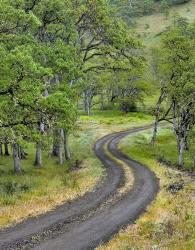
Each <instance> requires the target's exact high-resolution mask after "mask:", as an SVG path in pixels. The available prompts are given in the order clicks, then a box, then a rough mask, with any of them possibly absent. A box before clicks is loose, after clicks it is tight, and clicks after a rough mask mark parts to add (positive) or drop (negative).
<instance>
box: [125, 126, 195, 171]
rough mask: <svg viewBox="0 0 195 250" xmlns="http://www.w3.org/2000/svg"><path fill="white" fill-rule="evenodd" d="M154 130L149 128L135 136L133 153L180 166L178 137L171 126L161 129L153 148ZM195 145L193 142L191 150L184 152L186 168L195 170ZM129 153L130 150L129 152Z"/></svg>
mask: <svg viewBox="0 0 195 250" xmlns="http://www.w3.org/2000/svg"><path fill="white" fill-rule="evenodd" d="M151 135H152V131H151V130H148V131H145V132H144V133H139V134H138V135H137V136H136V137H134V138H133V140H132V143H133V145H134V146H133V147H131V154H134V155H136V156H137V155H139V157H140V156H143V157H144V158H145V159H155V160H156V161H159V162H160V163H163V162H164V163H165V164H166V163H167V165H172V166H175V167H177V166H178V151H177V145H176V138H175V135H174V134H173V132H172V130H171V129H170V128H163V129H160V130H159V135H158V139H157V143H156V146H155V147H152V148H151V144H150V140H151ZM194 149H195V145H194V144H191V146H190V150H189V151H186V152H185V154H184V159H185V168H186V170H195V167H194V157H193V152H194ZM127 153H129V152H127Z"/></svg>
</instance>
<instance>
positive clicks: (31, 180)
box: [0, 111, 152, 228]
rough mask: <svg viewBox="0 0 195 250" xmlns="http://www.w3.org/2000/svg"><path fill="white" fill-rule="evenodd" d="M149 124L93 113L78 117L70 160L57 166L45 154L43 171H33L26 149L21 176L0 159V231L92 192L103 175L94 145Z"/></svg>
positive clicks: (136, 117)
mask: <svg viewBox="0 0 195 250" xmlns="http://www.w3.org/2000/svg"><path fill="white" fill-rule="evenodd" d="M151 122H152V117H151V116H149V115H145V114H142V113H132V114H127V115H125V114H123V113H121V112H120V111H104V112H98V111H97V112H95V113H94V114H93V115H92V116H91V117H88V116H85V115H82V116H81V117H80V119H79V122H78V127H77V130H76V132H74V133H73V135H72V136H71V138H70V144H71V151H72V152H73V160H72V161H70V162H67V163H65V164H64V166H59V165H58V164H57V159H56V158H51V159H48V157H47V155H48V152H47V151H46V152H44V157H43V164H44V165H43V167H42V168H41V169H35V168H34V166H33V159H34V154H35V150H34V146H33V145H31V147H29V148H26V151H27V153H28V157H27V159H26V160H24V161H23V162H22V166H23V170H24V174H23V175H22V176H16V175H13V171H12V159H11V156H10V157H1V158H0V173H1V175H0V227H1V228H3V227H7V226H10V225H13V224H16V223H18V222H21V221H22V220H24V219H26V218H28V217H33V216H37V215H39V214H42V213H45V212H47V211H49V210H52V209H54V208H55V207H57V206H59V205H61V204H63V203H64V202H67V201H71V200H73V199H75V198H78V197H81V196H83V195H84V194H85V193H86V192H87V191H90V190H92V189H93V188H94V186H95V185H96V183H97V182H98V181H99V180H100V179H101V178H102V177H103V175H104V171H103V168H102V164H101V162H100V161H99V160H98V159H97V158H96V157H95V154H94V152H93V145H94V143H95V141H96V140H97V139H99V138H100V137H102V136H104V135H106V134H109V133H112V132H115V131H121V130H126V129H129V128H132V127H135V126H139V125H141V124H149V123H151ZM76 160H79V161H80V162H81V169H80V170H79V171H69V169H70V168H71V167H72V166H74V165H75V161H76ZM86 179H87V182H86Z"/></svg>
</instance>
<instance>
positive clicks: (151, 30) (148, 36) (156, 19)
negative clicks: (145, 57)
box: [134, 0, 195, 47]
mask: <svg viewBox="0 0 195 250" xmlns="http://www.w3.org/2000/svg"><path fill="white" fill-rule="evenodd" d="M175 14H179V15H180V16H182V17H185V18H187V19H188V20H189V21H190V22H192V21H195V0H191V1H190V2H189V3H186V4H181V5H177V6H173V7H171V9H170V12H169V16H168V17H166V16H165V15H164V14H162V13H155V14H152V15H149V16H143V17H138V18H135V19H134V22H135V23H136V30H137V32H138V34H139V35H140V37H141V38H142V39H143V41H144V44H145V45H146V46H147V47H151V46H156V45H158V44H159V40H160V34H161V33H162V32H163V31H164V30H165V29H166V28H167V27H168V26H170V25H171V23H172V22H173V18H174V16H175Z"/></svg>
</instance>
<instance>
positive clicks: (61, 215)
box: [0, 126, 159, 250]
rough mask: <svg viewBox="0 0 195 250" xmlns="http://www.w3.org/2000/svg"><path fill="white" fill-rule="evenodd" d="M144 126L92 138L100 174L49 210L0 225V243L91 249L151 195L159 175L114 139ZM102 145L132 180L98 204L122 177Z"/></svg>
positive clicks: (18, 246) (130, 218)
mask: <svg viewBox="0 0 195 250" xmlns="http://www.w3.org/2000/svg"><path fill="white" fill-rule="evenodd" d="M148 128H151V126H147V127H142V128H137V129H132V130H130V131H125V132H120V133H114V134H111V135H107V136H105V137H103V138H102V139H100V140H99V141H97V143H96V144H95V147H94V151H95V153H96V155H97V157H98V158H99V159H100V160H101V161H102V163H103V165H104V167H105V177H104V179H103V180H102V181H101V182H100V183H98V185H97V186H96V188H95V189H94V190H93V191H92V192H89V193H87V194H86V195H84V196H83V197H82V198H80V199H78V200H75V201H73V202H70V203H66V204H65V205H63V206H60V207H58V208H57V209H55V210H54V211H52V212H49V213H47V214H45V215H42V216H39V217H38V218H31V219H28V220H26V221H25V222H23V223H21V224H19V225H17V226H15V227H13V228H8V229H6V230H2V231H0V249H6V250H7V249H39V250H44V249H45V250H62V249H63V250H84V249H85V250H87V249H94V248H95V247H97V246H98V245H99V244H101V243H104V242H107V241H108V240H109V239H110V238H111V237H112V236H113V235H114V234H115V233H117V232H118V231H119V230H120V229H121V228H122V227H124V226H126V225H128V224H131V223H132V222H134V221H135V220H136V219H137V218H138V217H139V216H140V215H141V214H142V213H143V212H144V211H145V210H146V208H147V206H148V205H149V204H150V203H151V202H152V201H153V199H154V198H155V196H156V194H157V192H158V190H159V181H158V179H157V178H156V176H155V175H154V173H153V172H152V171H150V170H149V169H148V168H147V167H145V166H144V165H142V164H140V163H139V162H137V161H134V160H132V159H130V158H128V157H127V156H126V155H124V154H123V153H122V152H120V150H119V149H118V143H119V141H120V140H121V139H122V138H123V137H125V136H127V135H129V134H134V133H137V132H139V131H142V130H145V129H148ZM105 146H107V149H108V151H109V152H110V153H111V154H112V155H113V156H115V157H116V158H118V159H120V160H121V161H123V162H125V163H126V164H127V165H129V167H130V168H131V169H132V170H133V173H134V179H135V181H134V185H133V187H132V189H131V190H129V191H128V192H127V193H125V194H123V196H122V197H121V198H120V199H119V200H115V201H114V200H113V202H112V203H111V204H107V205H105V206H102V204H104V203H105V204H106V201H107V200H108V199H109V198H111V197H113V196H114V195H115V194H116V193H117V190H118V189H119V188H120V187H121V186H122V185H123V184H124V181H125V175H124V172H123V169H122V168H121V166H120V164H119V163H117V162H116V161H115V160H114V159H113V158H111V157H110V156H109V155H107V154H106V152H105Z"/></svg>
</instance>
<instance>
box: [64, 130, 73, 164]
mask: <svg viewBox="0 0 195 250" xmlns="http://www.w3.org/2000/svg"><path fill="white" fill-rule="evenodd" d="M64 154H65V158H66V160H71V153H70V149H69V143H68V133H67V132H66V131H65V130H64Z"/></svg>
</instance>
